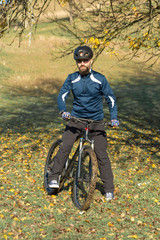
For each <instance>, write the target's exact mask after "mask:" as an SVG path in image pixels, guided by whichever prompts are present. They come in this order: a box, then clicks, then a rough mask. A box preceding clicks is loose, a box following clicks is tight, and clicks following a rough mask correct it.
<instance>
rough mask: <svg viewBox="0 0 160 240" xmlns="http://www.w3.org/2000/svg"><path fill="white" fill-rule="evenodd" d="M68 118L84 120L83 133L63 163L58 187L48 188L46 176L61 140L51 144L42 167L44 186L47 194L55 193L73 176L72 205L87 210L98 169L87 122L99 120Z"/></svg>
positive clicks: (77, 119) (78, 119) (49, 171)
mask: <svg viewBox="0 0 160 240" xmlns="http://www.w3.org/2000/svg"><path fill="white" fill-rule="evenodd" d="M70 119H71V120H73V121H75V122H77V121H79V122H83V123H84V121H85V123H86V127H85V129H84V133H83V135H82V136H80V137H79V138H78V142H79V144H78V147H76V149H75V150H74V154H73V156H72V157H69V158H68V159H67V161H66V163H65V166H64V168H63V171H62V174H61V178H60V187H59V188H58V189H53V188H49V186H48V176H49V174H50V173H51V169H52V167H53V164H54V157H55V155H56V154H57V152H58V149H59V148H60V145H61V144H62V140H61V139H58V140H57V141H56V142H54V143H53V144H52V146H51V148H50V150H49V152H48V156H47V159H46V164H45V168H44V188H45V190H46V192H47V193H48V194H49V195H52V194H57V193H58V192H59V191H60V190H61V189H62V187H63V186H64V183H65V181H66V180H68V179H69V178H71V177H74V181H73V193H72V194H73V202H74V205H75V206H76V207H77V208H79V209H80V210H87V209H88V208H89V207H90V204H91V201H92V199H93V195H94V191H95V187H96V181H97V171H98V163H97V158H96V154H95V152H94V140H90V139H89V124H91V123H93V122H100V121H94V120H90V119H83V118H76V117H73V116H71V118H70ZM101 123H102V121H101ZM102 124H103V123H102Z"/></svg>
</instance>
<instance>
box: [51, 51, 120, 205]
mask: <svg viewBox="0 0 160 240" xmlns="http://www.w3.org/2000/svg"><path fill="white" fill-rule="evenodd" d="M92 57H93V52H92V50H91V48H90V47H88V46H80V47H78V48H76V49H75V52H74V59H75V60H76V63H77V67H78V70H79V71H77V72H75V73H72V74H70V75H68V77H67V79H66V81H65V82H64V84H63V86H62V88H61V91H60V93H59V96H58V107H59V111H60V114H61V115H62V118H63V119H65V120H67V119H69V118H70V115H72V116H75V117H78V118H85V119H92V120H96V121H97V120H103V96H104V97H105V99H106V101H107V103H108V105H109V111H110V115H111V122H112V126H118V125H119V122H118V120H117V107H116V98H115V96H114V93H113V91H112V89H111V87H110V86H109V83H108V81H107V80H106V78H105V76H103V75H102V74H100V73H98V72H95V71H93V70H92V69H91V65H92V62H93V60H92ZM70 91H72V94H73V97H74V101H73V109H72V112H71V114H70V113H69V112H67V109H66V103H65V101H66V99H67V97H68V95H69V94H70ZM84 126H85V122H84V125H83V126H82V123H80V122H77V123H75V122H73V121H72V120H70V121H69V122H68V125H67V126H66V130H65V132H64V134H63V137H62V145H61V147H60V149H59V151H58V153H57V155H56V157H55V162H54V166H53V169H52V174H50V176H49V187H50V188H59V180H60V174H61V172H62V169H63V166H64V164H65V162H66V160H67V158H68V155H69V153H70V151H71V149H72V146H73V143H74V142H75V141H76V138H77V137H78V136H79V135H80V134H81V131H83V129H84ZM90 138H91V139H94V145H95V147H94V151H95V153H96V156H97V160H98V166H99V170H100V176H101V180H102V182H103V187H104V191H105V195H106V200H107V201H108V200H111V199H113V198H114V184H113V174H112V170H111V164H110V160H109V158H108V154H107V152H106V148H107V140H106V132H105V129H104V126H103V125H102V124H101V123H98V124H97V123H93V124H91V125H90Z"/></svg>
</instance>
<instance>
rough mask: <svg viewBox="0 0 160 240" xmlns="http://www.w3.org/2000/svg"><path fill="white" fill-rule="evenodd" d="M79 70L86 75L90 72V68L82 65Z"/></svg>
mask: <svg viewBox="0 0 160 240" xmlns="http://www.w3.org/2000/svg"><path fill="white" fill-rule="evenodd" d="M79 72H80V74H81V75H86V74H88V73H89V72H90V68H89V67H86V66H84V65H82V66H80V68H79Z"/></svg>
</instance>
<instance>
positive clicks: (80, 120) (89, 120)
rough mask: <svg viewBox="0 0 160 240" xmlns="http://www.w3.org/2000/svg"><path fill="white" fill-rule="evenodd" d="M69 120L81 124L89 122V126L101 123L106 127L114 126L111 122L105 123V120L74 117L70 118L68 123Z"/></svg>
mask: <svg viewBox="0 0 160 240" xmlns="http://www.w3.org/2000/svg"><path fill="white" fill-rule="evenodd" d="M69 120H73V121H75V122H81V123H84V122H87V123H88V124H90V123H100V124H101V125H105V126H111V125H112V123H111V122H104V121H103V120H92V119H87V118H77V117H74V116H70V118H69V119H68V121H69Z"/></svg>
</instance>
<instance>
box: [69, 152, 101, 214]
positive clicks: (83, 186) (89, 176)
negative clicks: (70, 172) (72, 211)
mask: <svg viewBox="0 0 160 240" xmlns="http://www.w3.org/2000/svg"><path fill="white" fill-rule="evenodd" d="M97 168H98V164H97V158H96V154H95V152H94V151H93V149H92V148H84V149H83V153H82V162H81V166H80V177H78V171H79V170H78V167H77V171H76V175H75V178H74V184H73V202H74V204H75V206H76V207H77V208H79V209H80V210H87V209H88V208H89V207H90V203H91V201H92V198H93V195H94V191H95V186H96V181H97Z"/></svg>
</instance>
